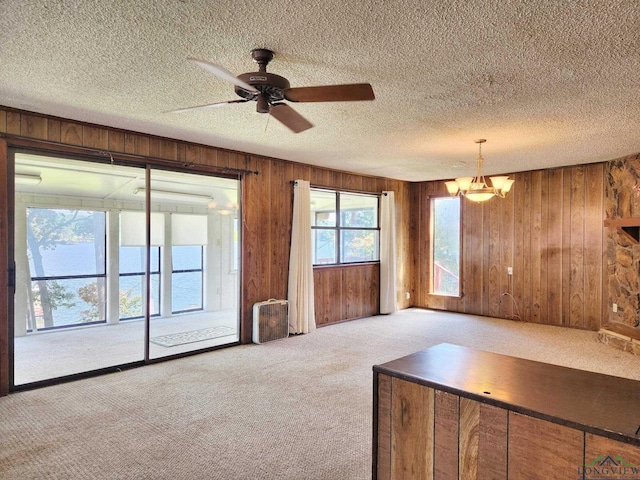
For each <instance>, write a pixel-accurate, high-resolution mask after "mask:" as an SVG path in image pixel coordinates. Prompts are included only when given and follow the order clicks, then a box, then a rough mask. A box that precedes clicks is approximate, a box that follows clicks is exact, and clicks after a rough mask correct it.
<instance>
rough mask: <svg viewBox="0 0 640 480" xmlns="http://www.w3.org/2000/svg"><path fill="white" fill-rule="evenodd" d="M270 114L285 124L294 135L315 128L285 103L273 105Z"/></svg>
mask: <svg viewBox="0 0 640 480" xmlns="http://www.w3.org/2000/svg"><path fill="white" fill-rule="evenodd" d="M269 114H270V115H271V116H272V117H274V118H275V119H276V120H278V121H280V122H281V123H282V124H284V125H285V126H286V127H287V128H289V130H291V131H292V132H293V133H300V132H304V131H305V130H308V129H309V128H311V127H313V124H312V123H310V122H309V121H308V120H307V119H306V118H304V117H303V116H302V115H300V114H299V113H298V112H296V111H295V110H294V109H293V108H291V107H290V106H289V105H287V104H285V103H274V104H273V105H271V108H270V109H269Z"/></svg>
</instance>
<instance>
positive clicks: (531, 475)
mask: <svg viewBox="0 0 640 480" xmlns="http://www.w3.org/2000/svg"><path fill="white" fill-rule="evenodd" d="M373 370H374V392H373V393H374V422H373V435H374V438H373V478H374V479H378V480H412V479H438V480H443V479H459V478H460V479H467V478H468V479H507V478H509V479H518V478H527V479H538V478H539V479H545V480H548V479H553V478H558V479H565V478H575V479H584V480H589V479H592V478H598V477H600V478H602V475H603V474H608V475H610V476H611V475H618V476H616V477H615V478H640V382H637V381H634V380H629V379H625V378H619V377H612V376H609V375H602V374H598V373H593V372H586V371H583V370H576V369H571V368H566V367H560V366H557V365H550V364H545V363H541V362H534V361H531V360H524V359H520V358H515V357H509V356H506V355H498V354H494V353H489V352H483V351H479V350H474V349H470V348H466V347H460V346H457V345H450V344H440V345H437V346H435V347H432V348H429V349H427V350H423V351H421V352H417V353H415V354H413V355H409V356H407V357H403V358H400V359H397V360H394V361H391V362H388V363H385V364H383V365H376V366H374V367H373ZM625 475H627V476H625ZM633 475H635V476H633Z"/></svg>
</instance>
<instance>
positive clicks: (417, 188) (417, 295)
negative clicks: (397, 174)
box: [385, 183, 427, 305]
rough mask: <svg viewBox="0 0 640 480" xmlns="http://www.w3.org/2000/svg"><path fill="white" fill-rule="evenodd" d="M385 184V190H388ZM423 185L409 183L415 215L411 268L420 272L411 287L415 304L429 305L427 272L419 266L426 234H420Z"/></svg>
mask: <svg viewBox="0 0 640 480" xmlns="http://www.w3.org/2000/svg"><path fill="white" fill-rule="evenodd" d="M386 188H387V187H386V186H385V190H386ZM422 188H423V185H422V184H418V183H414V184H410V185H409V203H410V205H411V207H412V213H413V215H412V216H411V218H410V219H409V237H410V239H411V249H410V250H409V261H410V263H411V267H410V268H411V270H412V271H413V272H419V273H418V274H417V275H414V276H413V285H412V287H411V288H410V289H409V293H410V295H411V298H412V301H413V305H427V302H426V300H425V298H424V296H423V295H422V284H423V282H424V280H425V272H424V270H423V269H421V268H420V267H419V265H420V260H419V259H420V244H421V242H422V241H424V236H423V235H421V234H420V226H421V225H422V211H423V210H424V207H422V205H421V203H420V195H421V192H422Z"/></svg>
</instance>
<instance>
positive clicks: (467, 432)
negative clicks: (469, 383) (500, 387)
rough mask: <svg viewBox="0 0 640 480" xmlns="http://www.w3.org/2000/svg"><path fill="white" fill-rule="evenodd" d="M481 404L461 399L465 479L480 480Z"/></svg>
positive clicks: (461, 455)
mask: <svg viewBox="0 0 640 480" xmlns="http://www.w3.org/2000/svg"><path fill="white" fill-rule="evenodd" d="M479 433H480V402H476V401H474V400H469V399H468V398H461V399H460V440H459V442H460V453H459V457H460V471H461V472H464V478H469V479H473V480H475V479H477V478H478V446H479V441H480V436H479Z"/></svg>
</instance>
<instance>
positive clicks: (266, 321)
mask: <svg viewBox="0 0 640 480" xmlns="http://www.w3.org/2000/svg"><path fill="white" fill-rule="evenodd" d="M288 336H289V302H287V301H286V300H276V299H275V298H270V299H269V300H266V301H264V302H258V303H254V304H253V343H265V342H270V341H272V340H279V339H281V338H287V337H288Z"/></svg>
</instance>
